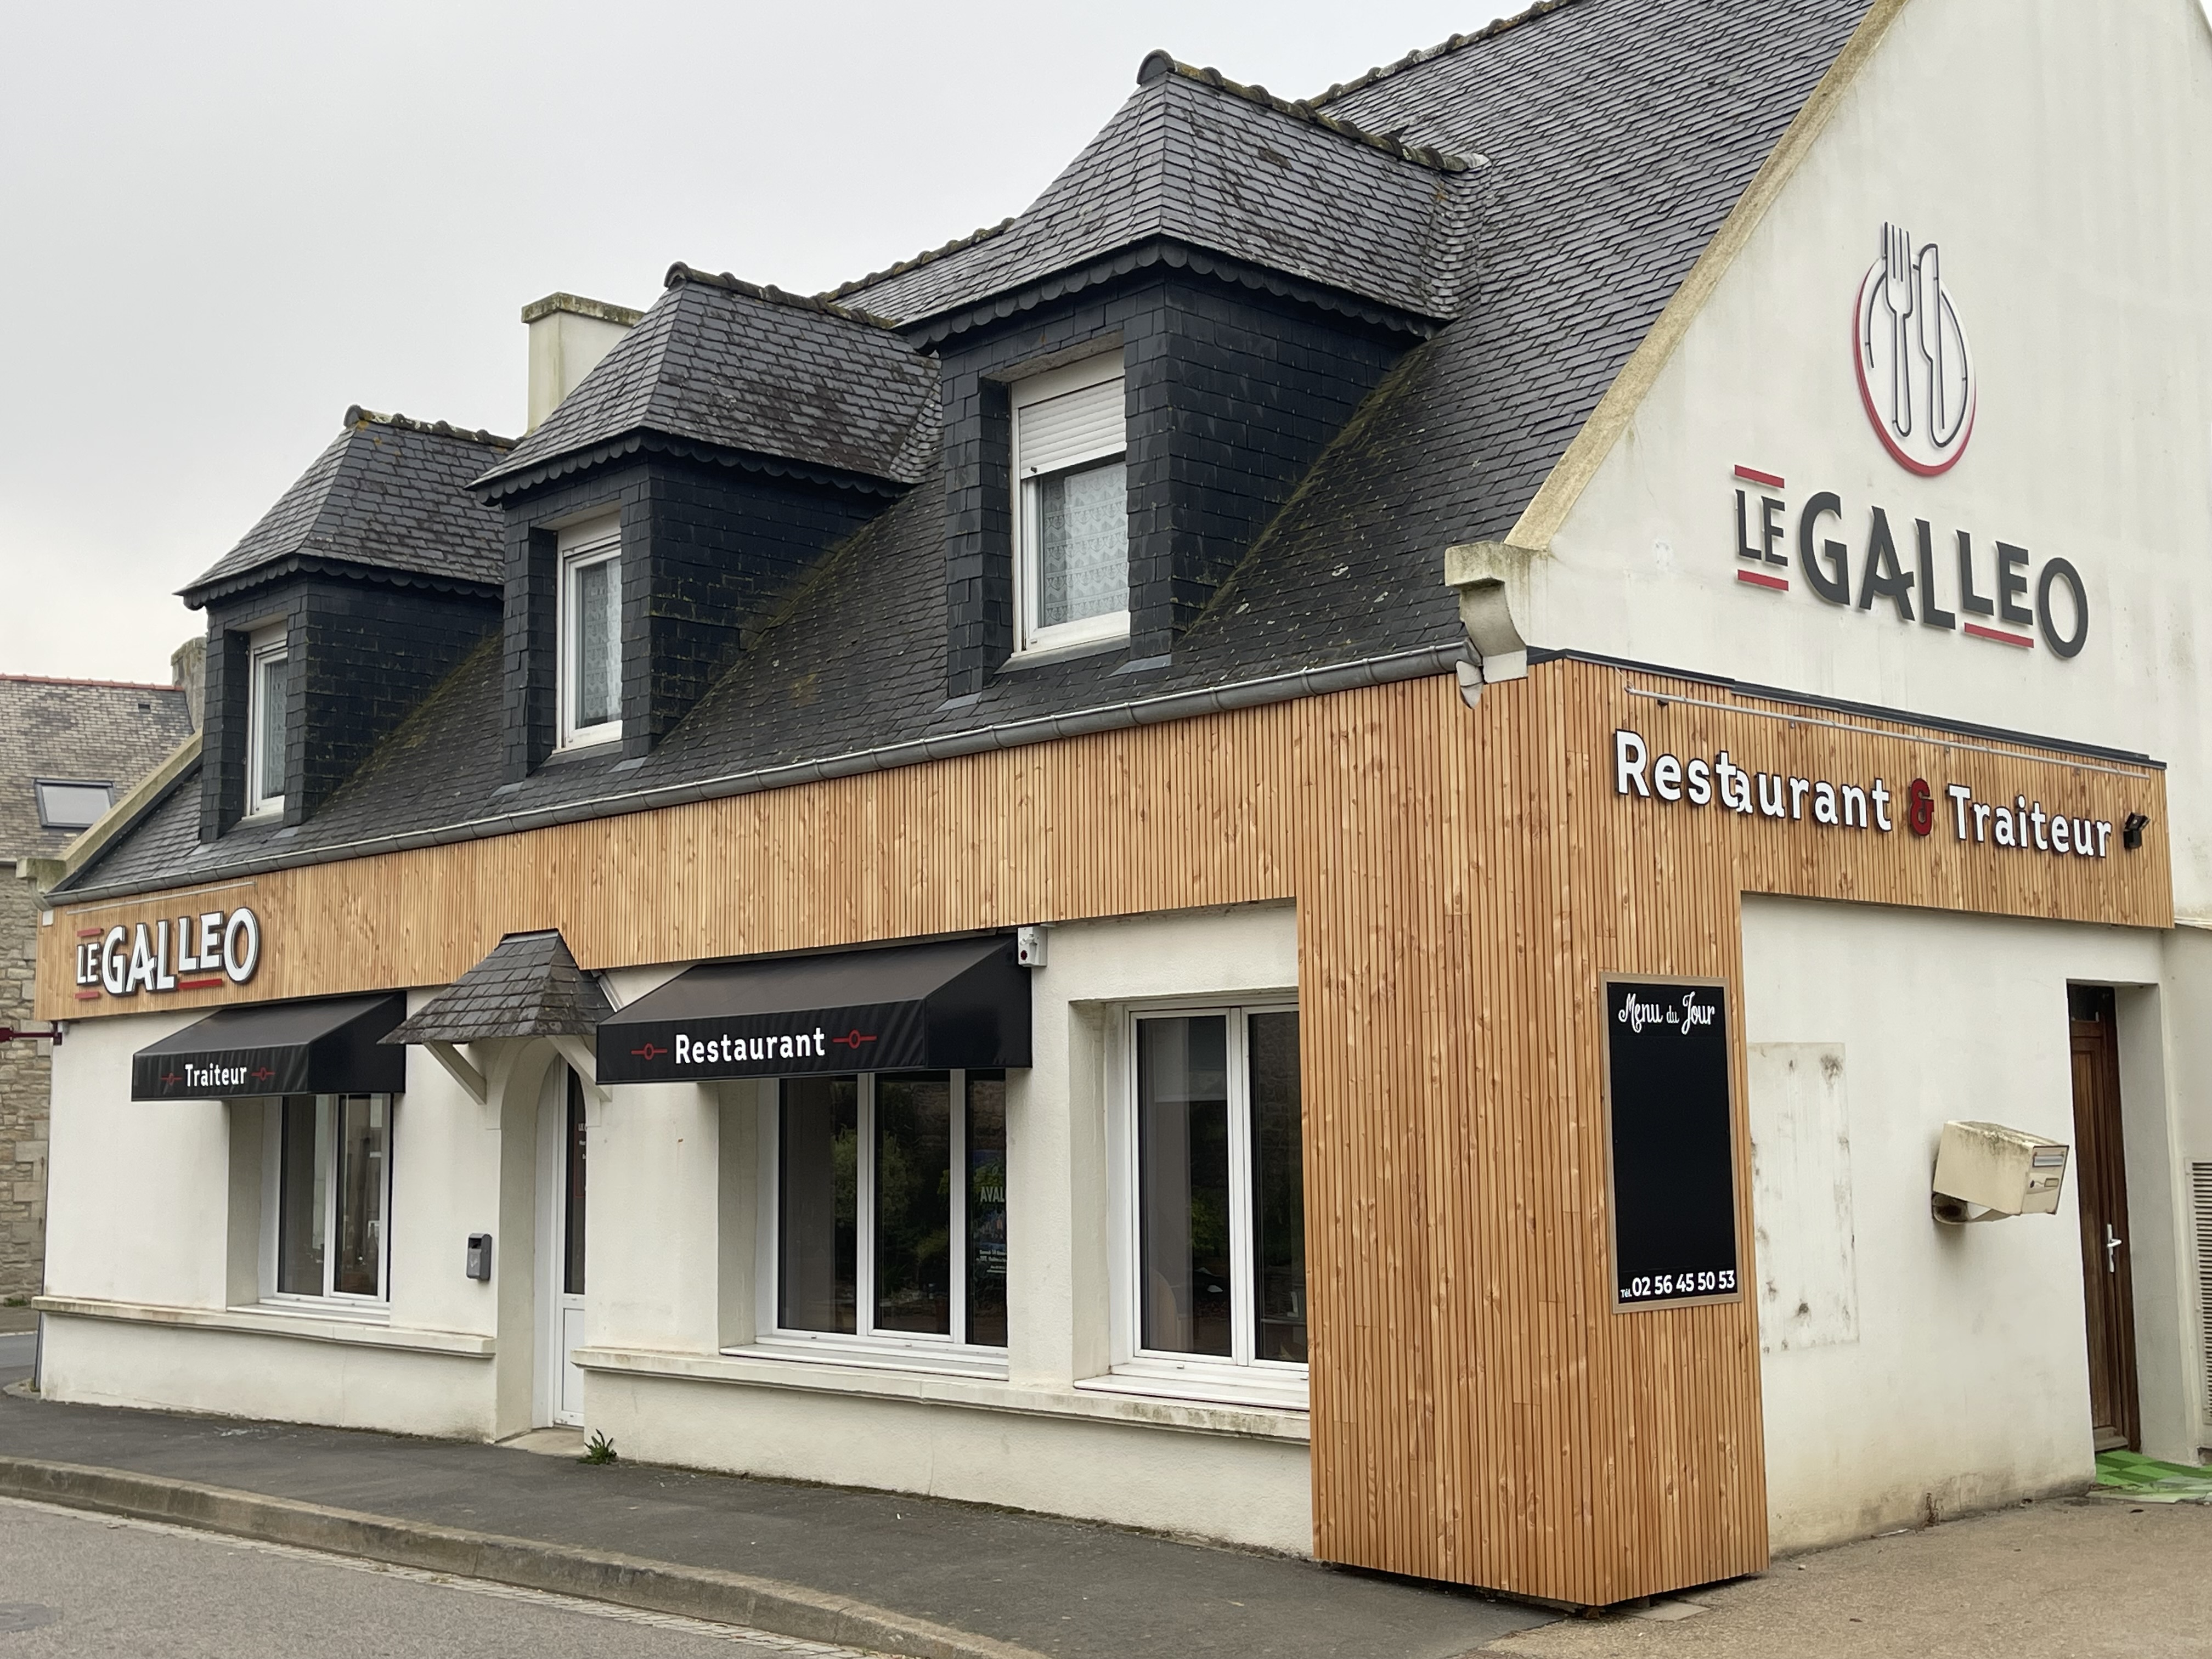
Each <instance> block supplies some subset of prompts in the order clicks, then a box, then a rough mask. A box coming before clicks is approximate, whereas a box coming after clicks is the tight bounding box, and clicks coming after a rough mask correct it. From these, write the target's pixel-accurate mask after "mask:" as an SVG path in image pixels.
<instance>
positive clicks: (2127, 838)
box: [2120, 812, 2150, 853]
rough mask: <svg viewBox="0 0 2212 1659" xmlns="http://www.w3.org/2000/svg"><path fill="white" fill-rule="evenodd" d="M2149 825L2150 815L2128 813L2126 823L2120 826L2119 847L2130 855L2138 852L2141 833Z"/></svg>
mask: <svg viewBox="0 0 2212 1659" xmlns="http://www.w3.org/2000/svg"><path fill="white" fill-rule="evenodd" d="M2149 823H2150V814H2149V813H2148V812H2130V813H2129V814H2128V818H2127V822H2126V823H2123V824H2122V825H2121V826H2120V845H2121V846H2123V847H2124V848H2127V849H2128V851H2130V853H2133V852H2137V851H2140V850H2141V848H2142V832H2143V830H2144V829H2145V828H2146V827H2147V826H2148V824H2149Z"/></svg>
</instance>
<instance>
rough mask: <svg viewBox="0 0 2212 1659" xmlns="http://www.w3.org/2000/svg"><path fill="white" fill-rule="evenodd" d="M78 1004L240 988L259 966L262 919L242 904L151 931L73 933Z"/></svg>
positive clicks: (156, 925)
mask: <svg viewBox="0 0 2212 1659" xmlns="http://www.w3.org/2000/svg"><path fill="white" fill-rule="evenodd" d="M76 939H77V945H76V982H77V984H78V986H79V987H83V988H81V989H79V990H78V992H77V1000H78V1001H80V1002H84V1001H89V1000H92V999H93V998H95V997H98V996H100V995H102V994H106V995H107V996H112V997H127V996H135V995H137V994H138V993H139V992H141V991H204V990H206V989H207V988H209V987H210V986H216V985H221V984H223V983H225V982H226V981H228V983H230V984H232V985H243V984H245V983H246V981H248V980H250V979H252V977H253V970H254V969H256V968H258V967H259V966H260V965H261V919H260V918H259V917H258V916H257V915H254V914H253V912H252V911H251V910H249V909H247V908H246V907H245V906H243V905H240V907H239V908H237V909H235V910H228V911H224V910H204V911H202V912H201V913H200V914H199V915H196V916H195V915H184V916H179V917H178V918H177V919H176V921H174V922H173V923H172V922H170V921H167V919H166V918H165V919H163V920H162V921H157V922H155V923H153V924H152V925H151V926H149V925H148V924H147V923H145V922H143V921H142V922H140V923H138V924H137V926H136V927H125V926H123V925H122V924H121V923H120V922H118V923H116V924H115V925H114V926H113V927H106V928H100V927H83V928H80V929H78V931H77V936H76Z"/></svg>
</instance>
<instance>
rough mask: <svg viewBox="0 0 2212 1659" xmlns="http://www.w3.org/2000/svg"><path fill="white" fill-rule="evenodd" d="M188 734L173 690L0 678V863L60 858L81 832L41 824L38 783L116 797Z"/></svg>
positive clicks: (180, 694)
mask: <svg viewBox="0 0 2212 1659" xmlns="http://www.w3.org/2000/svg"><path fill="white" fill-rule="evenodd" d="M191 729H192V728H191V714H190V713H189V712H188V711H187V709H186V708H185V694H184V691H183V690H181V689H180V688H179V687H177V686H173V685H134V684H121V683H118V682H116V681H112V680H64V679H45V678H35V677H33V676H29V675H16V674H0V858H4V859H25V858H39V859H50V858H59V857H60V856H61V854H62V850H63V849H64V848H66V847H67V846H68V845H69V844H70V842H73V841H75V840H76V838H77V836H79V835H80V834H81V833H82V828H81V827H77V828H60V827H56V828H47V827H45V826H43V825H41V823H40V821H39V802H38V791H37V786H38V784H39V782H40V781H41V780H46V781H53V782H74V783H100V784H106V785H108V786H109V787H110V799H111V800H120V799H123V797H124V795H125V793H127V792H128V791H129V789H130V787H131V785H132V784H134V783H136V782H137V781H138V780H139V779H140V778H142V777H143V776H144V775H146V774H147V773H148V772H150V771H152V770H153V769H154V768H155V767H156V766H159V765H160V764H161V763H162V762H163V761H164V760H166V759H167V757H169V755H170V753H171V752H172V751H173V750H175V748H176V747H177V745H178V744H180V743H182V742H183V741H184V740H185V738H188V737H190V736H191Z"/></svg>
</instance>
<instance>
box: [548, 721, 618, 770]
mask: <svg viewBox="0 0 2212 1659" xmlns="http://www.w3.org/2000/svg"><path fill="white" fill-rule="evenodd" d="M621 753H622V732H621V730H620V729H619V728H617V730H615V731H612V732H607V733H606V734H605V736H604V737H589V738H569V739H568V741H567V742H566V743H562V744H555V745H554V746H553V749H552V751H551V752H550V754H548V755H547V756H546V757H545V758H544V761H543V762H542V763H540V764H542V765H545V766H558V765H559V764H560V763H562V761H575V760H594V759H597V758H599V757H601V756H605V755H620V754H621Z"/></svg>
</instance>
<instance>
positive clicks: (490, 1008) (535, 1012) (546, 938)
mask: <svg viewBox="0 0 2212 1659" xmlns="http://www.w3.org/2000/svg"><path fill="white" fill-rule="evenodd" d="M612 1012H614V1008H613V1005H612V1004H611V1003H610V1002H609V1001H608V1000H607V994H606V993H605V991H603V990H601V989H600V988H599V981H598V980H597V979H596V978H595V977H593V976H592V975H590V974H587V973H586V972H585V971H584V970H583V969H580V968H579V967H577V966H576V958H575V957H573V956H571V955H570V954H569V953H568V942H567V941H566V940H565V939H562V937H561V935H560V933H558V932H557V931H554V930H549V931H547V932H544V933H509V934H508V935H507V937H506V938H504V939H501V940H500V942H499V943H498V944H497V945H494V946H493V947H492V949H491V952H490V954H489V955H488V956H486V957H484V959H483V961H482V962H479V963H477V965H476V966H475V967H473V968H471V969H469V970H468V972H466V973H465V974H463V975H461V976H460V977H459V979H457V980H455V981H453V983H452V984H451V985H449V986H447V987H446V988H445V989H444V990H442V991H441V992H439V993H438V994H437V995H435V996H434V997H432V998H431V999H430V1000H429V1001H428V1002H426V1003H424V1004H423V1005H422V1007H420V1008H419V1009H417V1010H416V1012H414V1014H412V1015H411V1016H410V1017H409V1018H407V1019H405V1020H404V1021H402V1022H401V1023H400V1024H398V1026H396V1027H394V1028H393V1029H392V1031H391V1032H389V1033H388V1034H387V1035H386V1036H385V1037H384V1038H383V1039H382V1040H383V1041H384V1042H487V1041H489V1040H490V1039H493V1038H495V1037H526V1036H590V1035H591V1034H592V1032H593V1031H595V1030H598V1029H599V1022H600V1021H601V1020H603V1019H605V1018H606V1017H607V1016H608V1015H609V1014H611V1013H612Z"/></svg>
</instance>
